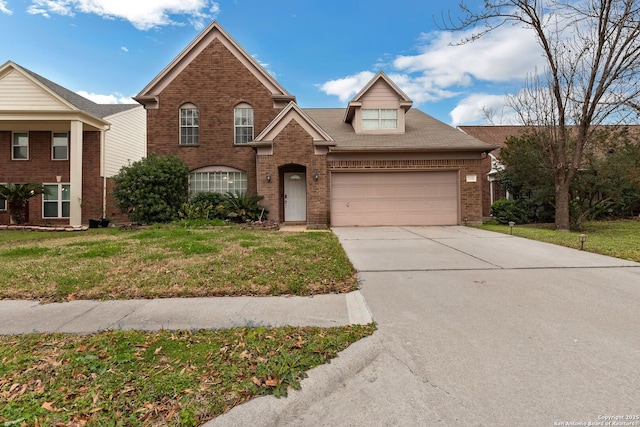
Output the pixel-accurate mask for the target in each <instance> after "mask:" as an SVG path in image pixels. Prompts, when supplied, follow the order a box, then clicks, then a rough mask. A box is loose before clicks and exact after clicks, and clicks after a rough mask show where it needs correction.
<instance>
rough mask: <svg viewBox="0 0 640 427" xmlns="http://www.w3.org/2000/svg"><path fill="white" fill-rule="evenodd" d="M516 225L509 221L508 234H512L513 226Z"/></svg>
mask: <svg viewBox="0 0 640 427" xmlns="http://www.w3.org/2000/svg"><path fill="white" fill-rule="evenodd" d="M514 225H516V223H515V222H513V221H509V234H513V226H514Z"/></svg>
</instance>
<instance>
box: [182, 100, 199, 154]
mask: <svg viewBox="0 0 640 427" xmlns="http://www.w3.org/2000/svg"><path fill="white" fill-rule="evenodd" d="M199 143H200V114H199V113H198V108H197V107H196V106H195V105H193V104H185V105H183V106H182V107H180V145H198V144H199Z"/></svg>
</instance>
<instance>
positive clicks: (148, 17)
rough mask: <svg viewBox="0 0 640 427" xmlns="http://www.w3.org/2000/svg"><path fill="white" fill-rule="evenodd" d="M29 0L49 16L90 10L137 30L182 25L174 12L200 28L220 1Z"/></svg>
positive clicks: (36, 10) (35, 11)
mask: <svg viewBox="0 0 640 427" xmlns="http://www.w3.org/2000/svg"><path fill="white" fill-rule="evenodd" d="M0 1H2V0H0ZM32 3H33V4H32V5H31V6H29V8H28V9H27V11H28V12H29V13H31V14H39V15H43V16H45V17H49V16H50V14H57V15H63V16H74V15H75V14H76V13H78V12H81V13H92V14H96V15H99V16H102V17H104V18H106V19H124V20H127V21H129V22H131V24H132V25H133V26H134V27H136V28H137V29H139V30H149V29H151V28H154V27H160V26H164V25H181V23H179V22H176V21H174V20H173V19H172V16H174V15H187V17H188V21H189V23H190V24H191V25H192V26H193V27H195V28H196V29H202V28H203V27H204V26H205V24H206V23H207V22H208V21H210V20H212V19H215V18H216V16H217V15H218V14H219V13H220V5H219V3H217V2H214V1H211V0H135V1H131V0H32Z"/></svg>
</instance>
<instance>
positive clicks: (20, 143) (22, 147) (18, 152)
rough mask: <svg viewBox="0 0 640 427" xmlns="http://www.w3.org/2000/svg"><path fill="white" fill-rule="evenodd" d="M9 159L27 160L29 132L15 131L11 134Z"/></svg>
mask: <svg viewBox="0 0 640 427" xmlns="http://www.w3.org/2000/svg"><path fill="white" fill-rule="evenodd" d="M11 159H12V160H28V159H29V133H28V132H15V133H14V134H13V143H12V151H11Z"/></svg>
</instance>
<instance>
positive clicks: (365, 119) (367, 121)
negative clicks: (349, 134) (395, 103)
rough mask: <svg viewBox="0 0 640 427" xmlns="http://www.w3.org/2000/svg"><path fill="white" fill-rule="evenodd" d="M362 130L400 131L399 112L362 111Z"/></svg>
mask: <svg viewBox="0 0 640 427" xmlns="http://www.w3.org/2000/svg"><path fill="white" fill-rule="evenodd" d="M362 129H363V130H373V129H398V110H392V109H362Z"/></svg>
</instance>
